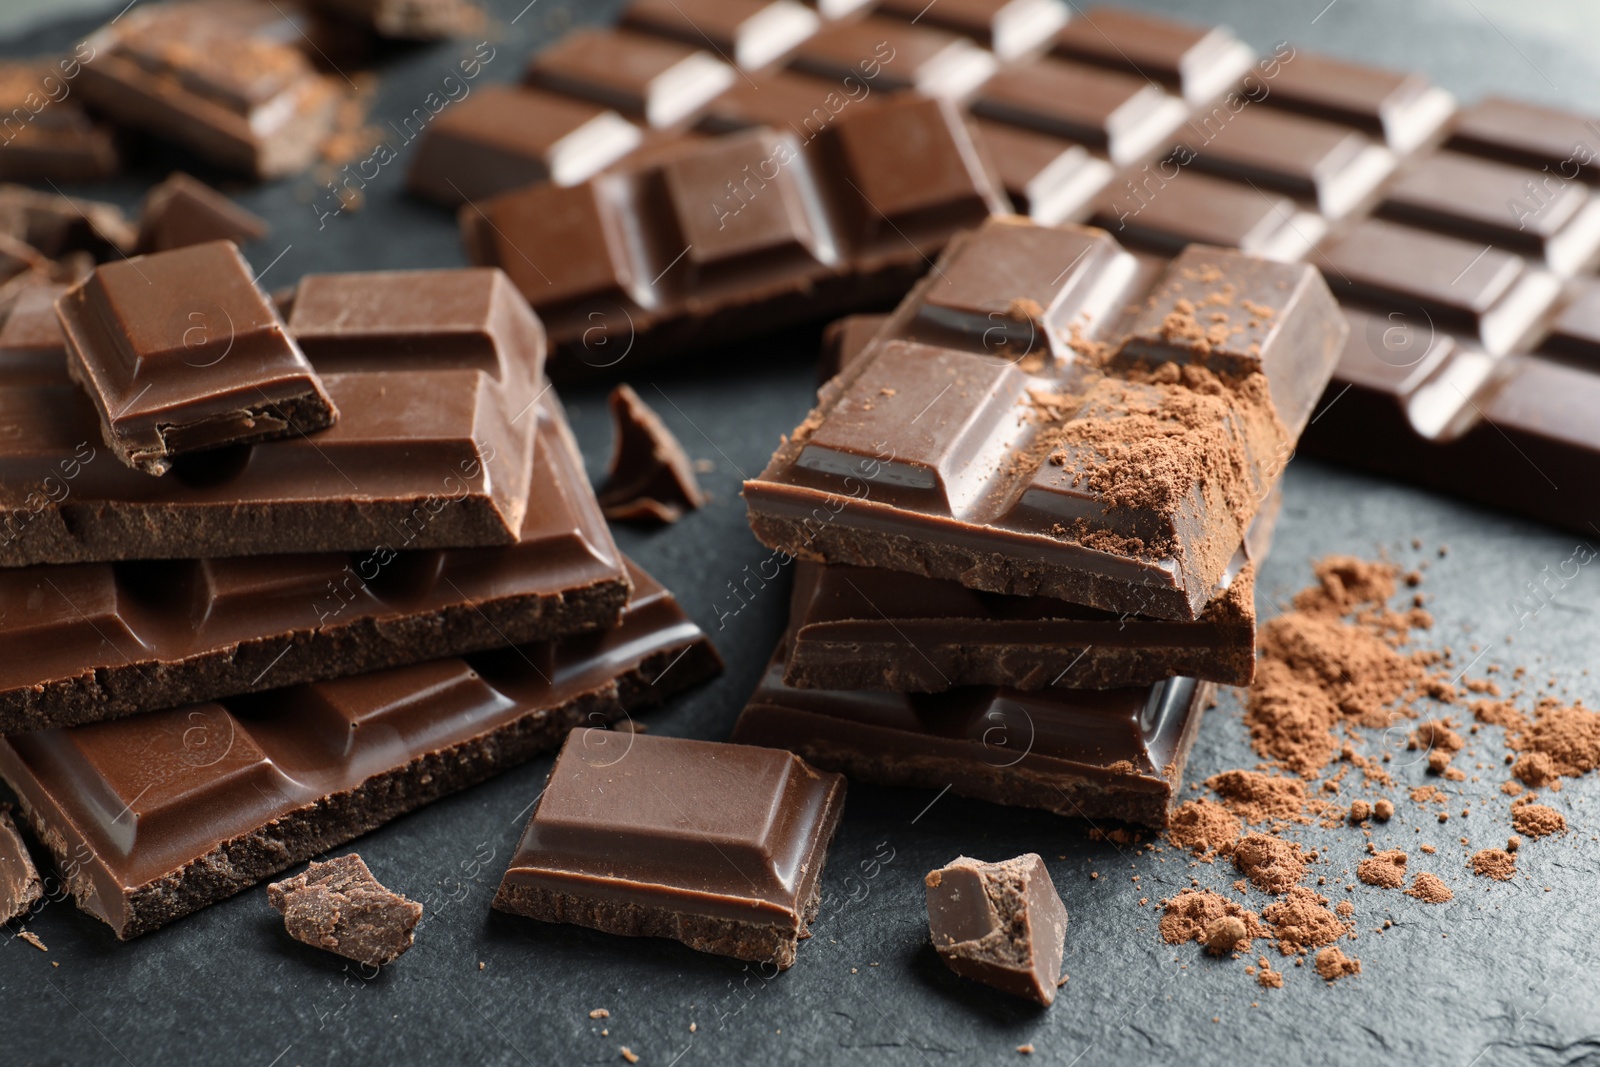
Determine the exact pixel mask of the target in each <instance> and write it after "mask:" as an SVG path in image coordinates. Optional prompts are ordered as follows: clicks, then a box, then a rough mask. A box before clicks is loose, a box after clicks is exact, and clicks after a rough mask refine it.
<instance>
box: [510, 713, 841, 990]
mask: <svg viewBox="0 0 1600 1067" xmlns="http://www.w3.org/2000/svg"><path fill="white" fill-rule="evenodd" d="M844 792H845V785H844V780H843V779H842V778H841V777H840V776H839V775H837V774H819V773H818V772H817V771H815V770H813V769H812V768H811V767H808V766H807V765H806V764H805V763H804V762H803V761H801V760H798V759H796V758H795V757H794V756H792V755H790V754H789V753H788V752H779V751H774V750H772V749H764V748H753V747H750V746H747V745H726V744H719V743H716V742H712V741H693V740H689V739H686V738H676V737H656V736H653V735H650V734H630V735H624V736H619V735H617V734H609V733H597V732H595V731H593V730H574V731H573V732H572V734H571V735H570V736H569V737H568V738H567V743H566V745H565V747H563V748H562V750H561V754H560V755H559V756H557V757H556V764H555V766H554V767H553V768H552V769H551V771H550V780H549V782H547V783H546V784H545V788H544V791H543V792H542V793H540V794H539V801H538V806H537V807H536V808H534V811H533V817H532V818H531V819H529V820H528V828H527V829H526V830H525V831H523V834H522V840H521V842H520V843H519V844H518V845H517V851H516V854H515V855H513V856H512V858H511V865H510V867H509V868H508V869H507V870H506V874H505V878H504V879H503V880H502V881H501V883H500V891H499V892H498V893H497V894H495V898H494V906H495V907H496V908H498V909H500V910H501V911H509V912H514V913H516V914H518V915H527V916H531V917H532V918H535V919H543V920H545V921H547V922H570V923H577V924H578V925H580V926H588V927H592V928H594V929H596V930H604V931H606V932H608V933H614V934H624V935H627V936H629V937H670V938H673V939H675V940H678V941H682V942H683V943H684V944H686V945H688V946H689V947H690V948H693V949H698V950H699V951H701V952H715V953H719V954H721V955H725V956H733V957H735V958H737V959H742V960H752V961H755V962H759V963H770V964H772V965H773V966H774V967H776V968H777V969H779V970H785V969H787V968H789V967H790V966H792V965H793V964H794V959H795V949H796V946H797V944H798V942H799V941H800V939H801V938H805V937H809V936H810V930H809V928H808V927H809V924H810V922H811V920H812V919H813V918H815V917H816V913H817V906H818V903H819V901H820V898H821V895H820V889H821V885H822V868H823V863H824V861H825V860H826V858H827V851H828V845H829V843H830V842H831V841H832V840H833V834H834V831H835V830H836V829H837V828H838V825H839V817H840V815H841V814H842V813H843V811H844Z"/></svg>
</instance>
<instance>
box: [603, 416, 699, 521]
mask: <svg viewBox="0 0 1600 1067" xmlns="http://www.w3.org/2000/svg"><path fill="white" fill-rule="evenodd" d="M610 402H611V421H612V425H614V426H615V427H616V439H617V444H616V448H615V450H614V451H613V452H612V455H611V469H610V470H609V471H608V472H607V473H606V481H605V484H604V485H602V486H601V487H600V492H599V494H598V495H599V498H600V507H601V508H602V509H603V510H604V511H605V514H606V518H608V519H622V520H642V521H645V522H661V523H671V522H677V521H678V520H679V519H681V518H683V513H684V512H685V511H690V510H693V509H695V508H698V507H700V506H701V505H702V504H704V503H705V502H706V494H705V492H704V491H703V490H702V489H701V488H700V481H699V479H697V478H696V477H695V476H694V465H693V463H691V462H690V460H689V455H688V453H686V452H685V451H684V450H683V446H682V445H681V444H679V443H678V439H677V438H676V437H674V436H673V435H672V431H671V430H669V429H667V424H666V423H664V422H662V421H661V417H660V416H659V415H657V414H656V413H655V412H654V411H652V410H650V407H649V406H648V405H647V404H645V402H644V401H643V400H641V399H639V394H638V393H636V392H634V391H633V387H632V386H631V385H619V386H617V387H616V388H615V389H613V390H611V397H610Z"/></svg>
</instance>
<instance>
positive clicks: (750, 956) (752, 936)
mask: <svg viewBox="0 0 1600 1067" xmlns="http://www.w3.org/2000/svg"><path fill="white" fill-rule="evenodd" d="M844 794H845V784H844V783H843V782H836V783H835V785H834V787H833V788H832V789H831V790H830V791H829V794H828V802H827V809H826V811H825V812H824V814H823V818H822V826H821V828H820V829H819V830H818V832H817V836H816V838H815V840H814V841H813V843H812V848H811V851H810V853H809V855H808V857H807V862H806V863H805V864H803V866H802V870H803V871H804V875H803V877H802V880H801V883H800V885H799V887H798V892H797V894H796V896H797V900H798V904H797V910H796V911H795V912H792V913H790V914H791V916H792V918H793V922H792V923H791V924H787V925H784V926H780V925H777V924H774V923H754V922H742V921H740V920H738V919H719V918H713V917H711V916H706V915H684V914H682V913H681V912H678V911H675V910H673V909H672V908H671V907H667V906H661V907H643V906H641V905H638V904H634V903H630V902H628V901H601V900H594V899H592V898H590V897H585V896H580V895H578V894H575V893H562V892H558V891H556V890H550V889H542V888H540V887H538V886H531V885H524V884H519V883H517V882H514V881H512V880H511V877H510V872H507V876H506V878H505V879H504V880H503V881H501V883H500V889H499V891H498V892H497V893H495V897H494V905H493V906H494V907H495V908H496V909H498V910H500V911H504V912H510V913H512V914H516V915H526V916H528V917H529V918H532V919H539V920H541V921H543V922H560V923H571V924H573V925H574V926H586V927H588V928H589V929H591V930H600V931H602V932H604V933H608V934H617V935H620V936H622V937H666V938H671V939H672V940H674V941H681V942H683V943H684V944H685V945H688V946H689V947H690V948H692V949H694V950H695V951H696V952H711V953H715V954H717V955H719V956H732V957H733V958H735V959H740V960H748V961H750V962H752V963H771V964H773V965H774V966H776V967H777V968H778V970H780V971H786V970H788V969H789V968H790V967H792V966H794V961H795V954H796V951H797V950H798V947H799V943H800V939H801V938H804V937H809V936H811V933H810V926H811V920H813V919H815V918H816V917H817V911H818V909H819V908H820V907H821V904H822V870H823V867H824V866H826V864H827V858H828V846H829V845H831V844H832V843H833V838H834V835H835V834H836V833H837V832H838V830H839V820H840V818H841V816H842V815H843V814H844Z"/></svg>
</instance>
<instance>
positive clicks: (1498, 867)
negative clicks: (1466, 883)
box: [1468, 848, 1517, 882]
mask: <svg viewBox="0 0 1600 1067" xmlns="http://www.w3.org/2000/svg"><path fill="white" fill-rule="evenodd" d="M1468 862H1469V863H1470V864H1471V865H1472V873H1473V874H1475V875H1477V876H1478V877H1480V878H1493V879H1494V880H1495V881H1497V882H1509V881H1511V879H1512V878H1514V877H1516V874H1517V859H1516V857H1515V856H1513V855H1512V854H1511V853H1509V852H1505V851H1502V850H1501V849H1498V848H1486V849H1483V850H1481V851H1478V852H1474V853H1473V854H1472V858H1471V859H1470V860H1468Z"/></svg>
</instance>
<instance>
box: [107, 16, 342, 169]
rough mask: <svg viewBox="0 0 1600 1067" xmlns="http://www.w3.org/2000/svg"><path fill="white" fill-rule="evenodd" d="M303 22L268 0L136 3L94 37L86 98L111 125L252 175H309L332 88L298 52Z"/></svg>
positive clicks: (329, 124) (330, 108) (328, 124)
mask: <svg viewBox="0 0 1600 1067" xmlns="http://www.w3.org/2000/svg"><path fill="white" fill-rule="evenodd" d="M307 29H308V27H307V26H306V16H305V15H304V14H303V13H302V12H300V11H298V10H291V11H288V12H286V11H285V9H284V8H283V7H282V6H280V5H279V4H276V3H273V2H272V0H187V2H182V3H172V4H155V5H144V4H141V5H139V6H137V7H136V8H134V9H133V10H130V11H127V12H125V13H124V14H123V15H122V16H121V17H119V18H117V19H113V20H112V21H111V22H110V23H108V24H107V25H106V26H104V27H102V28H101V29H100V30H99V31H98V32H96V33H95V34H93V35H92V36H91V37H90V38H89V40H88V44H89V45H90V46H91V47H93V48H94V50H95V59H94V62H92V63H85V64H84V65H83V73H82V75H81V79H80V80H81V87H82V91H83V96H84V99H85V100H86V101H87V102H88V103H89V104H90V105H92V106H93V107H94V108H95V109H96V110H98V111H99V112H101V113H103V114H105V115H106V116H107V117H108V118H110V119H111V120H112V121H113V122H115V123H117V124H118V125H120V126H126V127H128V128H130V129H138V130H143V131H145V132H148V133H150V134H153V135H155V136H156V137H159V138H162V139H164V140H168V141H172V142H174V143H176V144H180V145H182V146H183V147H185V148H187V149H188V150H189V151H191V152H193V153H195V154H196V155H197V156H200V157H201V158H203V159H206V160H208V161H210V162H212V163H215V164H217V165H218V166H221V167H226V168H229V169H231V170H236V171H240V172H243V173H245V174H248V175H252V176H254V177H257V178H275V177H281V176H283V175H286V174H294V173H296V172H298V171H302V170H304V169H306V168H307V167H308V166H310V165H311V163H312V162H313V161H314V160H315V158H316V155H317V152H318V150H319V148H320V146H321V144H322V142H323V141H324V140H325V139H326V138H327V137H328V135H329V134H330V133H331V132H332V130H333V122H334V113H335V109H336V107H337V106H338V102H339V97H338V92H337V90H336V88H335V86H334V84H333V82H332V81H331V80H330V79H329V78H327V77H325V76H323V75H321V74H319V73H318V72H317V71H316V70H315V69H314V68H313V66H312V63H311V60H310V59H308V58H307V57H306V55H305V53H303V52H302V51H301V50H300V48H301V46H302V45H303V44H304V43H305V42H307V41H308V40H310V38H308V36H307Z"/></svg>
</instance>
